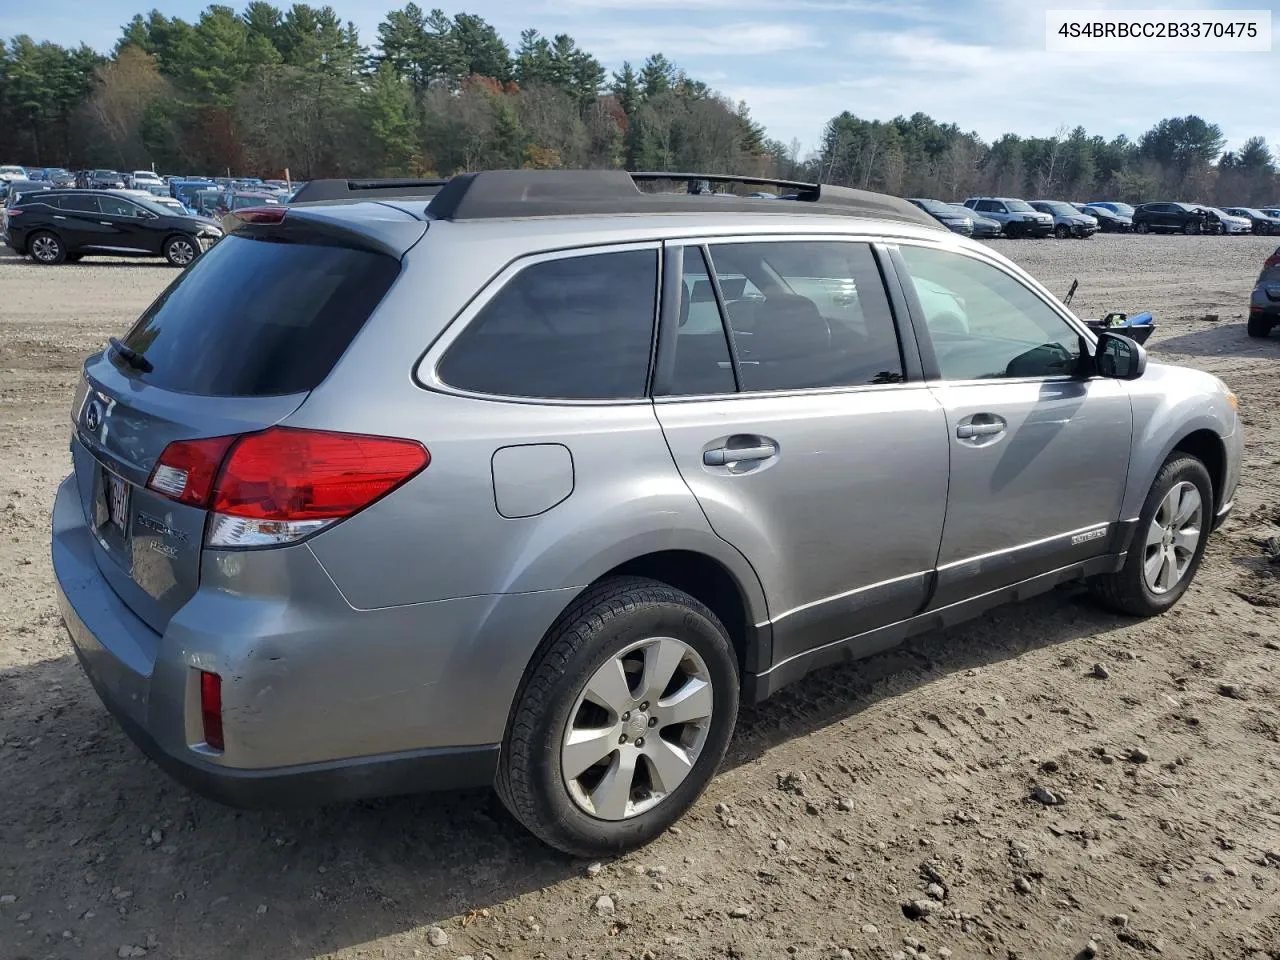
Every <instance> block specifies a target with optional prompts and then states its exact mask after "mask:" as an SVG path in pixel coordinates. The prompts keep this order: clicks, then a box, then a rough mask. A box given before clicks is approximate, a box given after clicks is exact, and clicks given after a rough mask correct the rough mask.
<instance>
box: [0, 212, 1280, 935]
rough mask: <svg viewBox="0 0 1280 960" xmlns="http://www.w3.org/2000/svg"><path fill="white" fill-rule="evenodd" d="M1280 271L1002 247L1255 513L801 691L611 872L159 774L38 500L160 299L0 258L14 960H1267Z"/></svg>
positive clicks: (139, 284)
mask: <svg viewBox="0 0 1280 960" xmlns="http://www.w3.org/2000/svg"><path fill="white" fill-rule="evenodd" d="M1275 245H1276V241H1275V240H1270V241H1268V240H1264V239H1261V238H1252V237H1244V238H1234V237H1233V238H1222V237H1142V238H1140V237H1113V236H1098V237H1095V238H1093V239H1092V240H1089V241H1084V242H1081V241H1066V242H1055V241H1001V242H997V244H996V247H997V249H999V250H1001V251H1002V252H1004V253H1006V254H1007V255H1009V256H1011V257H1013V258H1014V259H1015V260H1017V261H1019V262H1020V263H1022V264H1023V265H1024V266H1026V267H1027V268H1028V269H1029V270H1030V271H1031V272H1032V273H1034V274H1035V275H1036V276H1038V277H1039V278H1041V279H1042V280H1043V281H1045V282H1046V283H1047V284H1048V285H1049V287H1050V288H1051V289H1052V290H1054V291H1057V292H1060V293H1061V292H1065V291H1066V289H1067V287H1068V286H1069V284H1070V282H1071V280H1072V278H1073V277H1078V278H1079V279H1080V290H1079V292H1078V294H1077V296H1076V299H1075V304H1074V305H1075V307H1076V308H1077V310H1078V312H1079V313H1081V315H1085V316H1093V315H1100V314H1101V313H1102V312H1104V311H1106V310H1108V309H1116V310H1128V311H1136V310H1141V309H1149V310H1152V311H1153V312H1154V313H1155V315H1156V319H1157V322H1158V325H1159V326H1158V329H1157V332H1156V334H1155V336H1154V338H1153V340H1152V341H1151V342H1150V344H1149V346H1150V347H1151V350H1152V353H1153V355H1155V356H1156V357H1159V358H1161V359H1166V360H1173V361H1177V362H1181V363H1187V364H1190V365H1193V366H1197V367H1201V368H1203V369H1206V370H1210V371H1212V372H1214V373H1216V374H1218V375H1219V376H1221V377H1222V378H1223V379H1225V380H1226V381H1227V383H1228V384H1229V385H1231V386H1232V388H1233V389H1234V390H1236V392H1237V393H1238V394H1239V395H1240V398H1241V410H1242V416H1243V420H1244V423H1245V426H1246V429H1247V431H1248V447H1247V451H1246V458H1247V462H1246V467H1245V474H1244V480H1243V483H1242V485H1241V488H1240V491H1239V494H1238V497H1237V507H1236V513H1235V515H1234V517H1233V518H1232V519H1231V520H1230V521H1229V522H1228V523H1227V525H1226V526H1225V527H1224V529H1223V530H1222V531H1221V532H1220V533H1219V534H1218V535H1217V536H1216V537H1215V538H1214V539H1213V540H1212V541H1211V544H1210V547H1209V551H1208V554H1207V555H1206V560H1205V563H1204V566H1203V567H1202V569H1201V571H1200V575H1199V577H1198V579H1197V582H1196V584H1195V585H1194V586H1193V587H1192V588H1191V590H1190V591H1189V592H1188V594H1187V595H1186V597H1185V598H1184V599H1183V600H1182V602H1181V603H1180V604H1179V605H1178V607H1176V608H1175V609H1174V610H1173V611H1172V612H1171V613H1170V614H1168V615H1166V616H1164V617H1161V618H1159V619H1155V620H1150V621H1145V622H1138V621H1130V620H1123V619H1118V618H1116V617H1114V616H1111V615H1109V614H1107V613H1105V612H1103V611H1102V610H1100V609H1099V608H1098V607H1096V606H1095V605H1093V604H1092V603H1091V602H1090V601H1089V600H1088V599H1087V598H1086V597H1084V596H1083V595H1082V594H1081V592H1080V590H1079V589H1078V588H1064V589H1060V590H1058V591H1056V592H1054V593H1053V594H1051V595H1048V596H1045V597H1041V598H1038V599H1036V600H1033V601H1029V602H1026V603H1023V604H1019V605H1017V606H1013V607H1009V608H1005V609H1003V610H1000V611H997V612H994V613H992V614H991V615H989V616H987V617H984V618H982V619H981V620H978V621H976V622H974V623H972V624H970V625H968V626H966V627H964V628H960V629H955V630H951V631H948V632H946V633H944V634H933V635H929V636H925V637H922V638H920V639H919V640H918V641H916V642H913V643H911V644H910V645H909V646H908V647H905V648H903V649H900V650H897V651H894V652H892V653H889V654H886V655H883V656H880V657H877V658H875V659H873V660H870V661H867V662H864V663H861V664H856V665H851V666H848V667H841V668H835V669H831V670H827V671H824V672H820V673H817V674H814V675H812V676H810V677H809V678H808V679H807V680H805V681H804V682H802V683H800V684H797V685H795V686H794V687H791V688H788V689H787V690H785V691H783V692H782V693H781V694H780V695H779V696H777V697H776V698H774V699H773V700H772V701H770V702H769V703H767V704H765V705H764V706H762V707H760V708H758V709H753V710H749V711H747V712H746V713H745V714H744V715H743V717H742V719H741V722H740V724H739V728H738V732H737V735H736V738H735V741H734V744H733V746H732V748H731V751H730V756H729V759H728V762H727V764H726V767H725V770H724V771H723V772H722V773H721V775H720V776H719V777H718V778H717V779H716V780H715V781H714V782H713V783H712V785H711V787H710V789H709V790H708V791H707V794H706V796H705V797H704V798H703V799H702V801H701V802H700V803H699V804H698V805H697V807H696V808H695V809H694V810H693V811H692V812H691V814H690V815H689V816H687V817H686V818H685V819H684V820H682V821H681V823H680V824H679V826H678V827H677V828H675V829H673V830H672V832H671V834H670V835H668V836H666V837H664V838H662V839H661V840H659V841H658V842H656V843H654V844H653V845H652V846H650V847H649V848H648V849H645V850H643V851H640V852H639V853H636V854H634V855H631V856H628V857H626V858H624V859H622V860H619V861H614V862H604V863H600V864H588V863H586V862H579V861H574V860H571V859H567V858H564V857H561V856H558V855H556V854H554V853H552V852H550V851H549V850H547V849H546V848H544V847H542V846H540V845H539V844H538V843H536V842H535V841H533V840H532V839H530V838H529V837H528V836H527V835H526V834H525V833H524V832H523V831H521V830H520V829H519V828H518V827H516V826H515V825H514V824H513V823H512V822H511V821H510V819H509V818H508V817H507V816H506V815H505V813H503V812H502V810H501V808H500V807H499V805H498V804H497V802H496V801H495V800H494V799H492V798H491V797H490V796H489V795H487V794H484V793H478V794H467V795H441V796H430V797H420V798H405V799H395V800H387V801H379V802H372V803H363V804H355V805H346V806H339V807H331V808H324V809H319V810H306V811H301V812H289V813H244V812H237V811H233V810H229V809H226V808H223V807H220V806H218V805H216V804H214V803H211V802H209V801H206V800H203V799H200V798H198V797H195V796H192V795H191V794H189V793H187V792H186V791H185V790H184V789H182V788H181V787H179V786H177V785H175V784H174V783H173V782H172V781H170V780H169V779H168V778H167V777H166V776H165V775H164V774H163V773H161V772H160V771H159V770H158V769H157V768H156V767H155V766H154V765H152V764H151V763H150V762H149V761H147V760H145V759H143V758H142V757H141V755H140V754H139V753H138V751H137V750H136V749H135V748H134V747H133V746H132V745H131V744H130V743H129V742H128V741H127V740H126V738H125V737H124V735H123V734H122V733H121V732H120V731H119V730H118V729H117V727H116V725H115V723H114V722H113V721H112V720H111V719H110V718H109V717H108V715H107V714H106V712H105V711H104V709H103V708H102V706H101V705H100V703H99V702H98V700H97V698H96V697H95V695H94V694H93V692H92V690H91V689H90V687H89V684H88V683H87V681H86V680H85V678H84V677H83V675H82V673H81V671H80V669H79V667H78V665H77V664H76V662H75V658H74V656H73V654H72V652H71V648H70V646H69V644H68V642H67V640H66V638H65V636H64V633H63V629H62V627H61V625H60V622H59V618H58V614H57V611H56V607H55V603H54V598H53V589H52V586H51V572H50V568H49V560H48V532H47V528H48V510H49V506H50V503H51V500H52V497H53V491H54V488H55V486H56V484H57V482H58V481H59V479H60V478H61V477H62V476H63V475H64V474H65V473H66V471H67V470H68V459H69V458H68V454H67V437H68V431H69V423H68V410H69V404H70V399H71V393H72V389H73V384H74V381H75V378H76V375H77V372H78V367H79V363H80V361H81V358H82V357H83V356H84V355H86V354H88V353H91V352H93V351H94V350H96V349H99V348H100V347H101V345H102V344H103V342H104V340H105V339H106V337H108V336H109V335H112V334H116V333H119V332H120V331H121V330H123V329H124V328H125V327H126V326H127V324H128V323H130V322H131V321H132V319H133V318H134V317H135V316H136V315H137V314H138V313H139V312H140V311H141V310H142V309H143V308H144V307H145V306H146V304H147V303H148V302H149V301H150V299H151V298H152V297H153V296H155V294H157V293H158V292H159V291H160V290H161V289H162V288H163V287H164V285H165V284H166V283H168V282H169V281H170V280H172V279H173V277H174V276H175V273H174V271H173V270H172V269H171V268H169V267H167V266H163V265H158V264H155V263H126V262H104V261H100V262H98V263H93V262H87V263H83V264H80V265H75V266H63V267H56V268H45V267H37V266H35V265H32V264H30V263H26V262H21V261H18V260H16V259H15V258H13V257H8V256H5V257H0V372H2V373H3V376H2V377H0V958H3V960H16V958H28V960H44V958H50V960H82V958H99V957H101V958H110V957H162V958H233V957H234V958H241V957H245V958H249V957H252V958H259V957H261V958H271V960H301V958H312V957H318V956H324V957H341V958H354V957H371V958H372V957H388V958H401V957H404V958H408V957H439V958H444V960H457V958H473V960H482V958H484V957H486V956H490V957H493V958H495V960H503V958H509V957H519V958H524V957H530V958H538V957H547V958H590V960H595V958H627V960H641V958H646V960H665V958H672V960H675V958H689V960H701V958H726V957H732V958H756V957H760V958H765V957H770V958H773V957H784V958H785V957H797V958H824V960H825V958H832V960H834V958H846V957H859V958H861V957H883V958H894V957H901V958H905V957H912V956H914V957H916V958H917V960H923V958H926V957H932V958H947V957H954V958H957V960H959V958H965V957H997V958H1000V960H1006V958H1007V960H1015V958H1024V960H1038V958H1056V957H1061V958H1072V957H1078V956H1083V957H1088V956H1093V955H1094V954H1095V953H1096V954H1097V955H1098V956H1102V957H1134V958H1137V957H1140V956H1148V957H1150V956H1155V955H1157V953H1159V954H1161V955H1163V956H1171V957H1178V958H1180V960H1181V958H1211V957H1212V958H1215V960H1231V958H1250V960H1262V958H1272V960H1274V958H1277V957H1280V799H1277V798H1278V795H1280V749H1278V748H1277V743H1280V696H1278V691H1280V674H1278V673H1277V668H1278V667H1280V649H1278V648H1280V643H1277V640H1280V627H1278V623H1277V609H1278V608H1280V577H1278V575H1277V574H1278V572H1280V568H1277V567H1276V566H1275V565H1274V564H1271V563H1269V562H1268V558H1267V555H1266V554H1265V552H1264V547H1263V545H1264V544H1265V543H1266V541H1267V540H1268V538H1270V537H1274V536H1278V535H1280V505H1277V503H1276V500H1275V496H1274V487H1273V485H1272V484H1271V483H1270V482H1269V481H1271V480H1272V478H1274V477H1275V476H1276V475H1277V474H1276V467H1277V466H1278V465H1280V452H1278V451H1280V420H1278V419H1277V415H1276V412H1275V411H1276V399H1277V397H1276V394H1277V387H1280V378H1278V377H1277V369H1278V367H1277V365H1278V364H1280V337H1275V338H1273V339H1271V340H1268V341H1253V340H1249V339H1248V338H1247V337H1246V336H1245V332H1244V310H1245V307H1246V304H1247V299H1248V292H1249V290H1250V288H1251V286H1252V284H1253V281H1254V278H1255V277H1256V275H1257V273H1258V270H1259V267H1260V264H1261V262H1262V260H1263V258H1264V256H1265V255H1266V253H1268V252H1269V251H1270V250H1272V249H1274V247H1275ZM1103 680H1105V682H1103Z"/></svg>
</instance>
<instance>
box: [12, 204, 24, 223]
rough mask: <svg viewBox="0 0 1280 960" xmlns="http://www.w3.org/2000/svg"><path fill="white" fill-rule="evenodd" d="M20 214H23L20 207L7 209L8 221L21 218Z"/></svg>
mask: <svg viewBox="0 0 1280 960" xmlns="http://www.w3.org/2000/svg"><path fill="white" fill-rule="evenodd" d="M22 212H23V210H22V208H21V207H10V208H9V219H10V220H12V219H13V218H14V217H17V216H21V215H22Z"/></svg>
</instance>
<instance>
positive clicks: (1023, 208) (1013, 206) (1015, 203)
mask: <svg viewBox="0 0 1280 960" xmlns="http://www.w3.org/2000/svg"><path fill="white" fill-rule="evenodd" d="M1004 204H1005V206H1006V207H1008V208H1009V209H1010V210H1011V211H1012V212H1014V213H1034V212H1035V211H1034V210H1032V209H1031V204H1029V203H1027V202H1026V201H1025V200H1006V201H1005V202H1004Z"/></svg>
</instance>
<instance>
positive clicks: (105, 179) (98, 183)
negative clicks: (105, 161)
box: [88, 170, 124, 190]
mask: <svg viewBox="0 0 1280 960" xmlns="http://www.w3.org/2000/svg"><path fill="white" fill-rule="evenodd" d="M88 187H89V188H90V189H91V190H123V189H124V175H123V174H120V173H117V172H116V171H114V170H90V171H89V176H88Z"/></svg>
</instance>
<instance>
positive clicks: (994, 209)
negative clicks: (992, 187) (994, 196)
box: [977, 200, 1004, 213]
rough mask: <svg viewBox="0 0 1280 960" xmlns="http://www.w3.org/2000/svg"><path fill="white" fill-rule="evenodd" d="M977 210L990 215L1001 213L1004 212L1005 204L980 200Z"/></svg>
mask: <svg viewBox="0 0 1280 960" xmlns="http://www.w3.org/2000/svg"><path fill="white" fill-rule="evenodd" d="M977 209H979V210H985V211H986V212H988V213H999V212H1001V211H1003V210H1004V204H1002V203H997V202H996V201H994V200H979V201H978V206H977Z"/></svg>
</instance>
